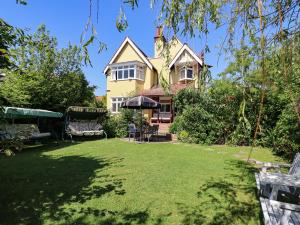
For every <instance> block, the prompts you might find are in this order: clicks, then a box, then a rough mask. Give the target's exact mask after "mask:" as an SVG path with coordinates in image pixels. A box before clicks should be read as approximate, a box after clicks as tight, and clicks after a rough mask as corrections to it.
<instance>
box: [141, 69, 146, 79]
mask: <svg viewBox="0 0 300 225" xmlns="http://www.w3.org/2000/svg"><path fill="white" fill-rule="evenodd" d="M144 78H145V75H144V71H142V72H141V79H142V80H144Z"/></svg>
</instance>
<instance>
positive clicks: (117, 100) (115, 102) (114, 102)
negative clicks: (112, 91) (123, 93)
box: [111, 97, 128, 113]
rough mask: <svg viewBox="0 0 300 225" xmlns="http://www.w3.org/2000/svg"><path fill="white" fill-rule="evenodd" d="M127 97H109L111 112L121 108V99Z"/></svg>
mask: <svg viewBox="0 0 300 225" xmlns="http://www.w3.org/2000/svg"><path fill="white" fill-rule="evenodd" d="M127 99H128V98H124V97H114V98H111V111H112V112H113V113H118V112H120V110H121V104H122V102H123V101H126V100H127Z"/></svg>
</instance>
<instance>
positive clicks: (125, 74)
mask: <svg viewBox="0 0 300 225" xmlns="http://www.w3.org/2000/svg"><path fill="white" fill-rule="evenodd" d="M124 79H128V70H127V69H126V70H124Z"/></svg>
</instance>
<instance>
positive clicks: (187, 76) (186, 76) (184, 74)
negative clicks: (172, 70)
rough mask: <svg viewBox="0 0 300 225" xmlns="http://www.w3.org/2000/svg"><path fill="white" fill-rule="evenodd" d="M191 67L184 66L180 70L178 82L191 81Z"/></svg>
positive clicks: (192, 75) (192, 76)
mask: <svg viewBox="0 0 300 225" xmlns="http://www.w3.org/2000/svg"><path fill="white" fill-rule="evenodd" d="M193 79H194V74H193V67H191V66H184V67H182V68H181V69H180V80H193Z"/></svg>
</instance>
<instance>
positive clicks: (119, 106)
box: [117, 102, 121, 112]
mask: <svg viewBox="0 0 300 225" xmlns="http://www.w3.org/2000/svg"><path fill="white" fill-rule="evenodd" d="M117 111H118V112H120V111H121V102H119V103H118V109H117Z"/></svg>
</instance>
